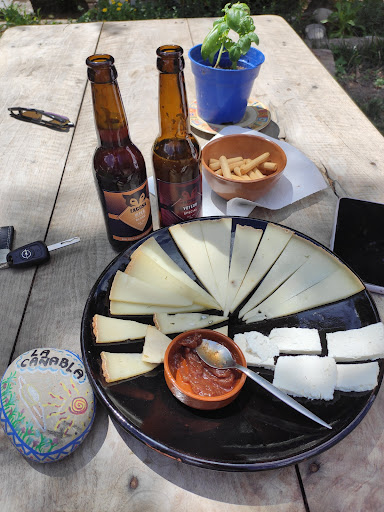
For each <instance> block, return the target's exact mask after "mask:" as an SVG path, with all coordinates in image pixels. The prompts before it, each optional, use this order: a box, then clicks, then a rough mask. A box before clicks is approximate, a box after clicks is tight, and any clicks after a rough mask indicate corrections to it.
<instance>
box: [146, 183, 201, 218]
mask: <svg viewBox="0 0 384 512" xmlns="http://www.w3.org/2000/svg"><path fill="white" fill-rule="evenodd" d="M156 185H157V200H158V203H159V213H160V219H161V225H162V226H164V227H165V226H171V225H172V224H177V223H179V222H183V221H185V220H189V219H195V218H196V217H201V209H202V184H201V174H199V175H198V176H197V178H195V179H194V180H191V181H187V182H186V183H169V182H166V181H162V180H159V179H156Z"/></svg>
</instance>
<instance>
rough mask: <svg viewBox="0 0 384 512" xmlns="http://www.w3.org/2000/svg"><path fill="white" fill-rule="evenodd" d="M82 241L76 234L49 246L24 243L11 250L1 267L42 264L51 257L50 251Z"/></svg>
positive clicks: (41, 243) (37, 243)
mask: <svg viewBox="0 0 384 512" xmlns="http://www.w3.org/2000/svg"><path fill="white" fill-rule="evenodd" d="M76 242H80V238H79V237H78V236H75V237H73V238H70V239H69V240H64V241H63V242H58V243H57V244H52V245H49V246H48V247H47V245H46V244H45V243H44V242H40V241H37V242H32V243H30V244H26V245H23V246H22V247H19V248H18V249H15V250H14V251H10V252H9V253H8V254H7V262H6V263H3V264H1V265H0V269H1V268H9V267H10V268H12V267H13V268H26V267H34V266H36V265H40V263H45V262H46V261H49V259H50V257H51V256H50V252H51V251H55V250H56V249H61V247H66V246H67V245H71V244H75V243H76Z"/></svg>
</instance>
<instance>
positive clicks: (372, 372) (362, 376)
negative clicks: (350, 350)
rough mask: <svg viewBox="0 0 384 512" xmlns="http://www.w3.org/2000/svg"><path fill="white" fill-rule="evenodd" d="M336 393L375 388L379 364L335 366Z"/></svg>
mask: <svg viewBox="0 0 384 512" xmlns="http://www.w3.org/2000/svg"><path fill="white" fill-rule="evenodd" d="M336 368H337V381H336V387H335V389H337V390H338V391H347V392H350V391H357V392H361V391H370V390H371V389H374V388H375V387H376V386H377V379H378V377H379V371H380V367H379V363H378V362H377V361H375V362H372V363H356V364H337V365H336Z"/></svg>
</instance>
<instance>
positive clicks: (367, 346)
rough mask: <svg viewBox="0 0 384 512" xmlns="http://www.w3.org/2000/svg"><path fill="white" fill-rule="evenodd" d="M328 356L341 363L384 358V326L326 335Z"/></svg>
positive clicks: (379, 323)
mask: <svg viewBox="0 0 384 512" xmlns="http://www.w3.org/2000/svg"><path fill="white" fill-rule="evenodd" d="M326 338H327V345H328V355H329V356H331V357H334V358H335V360H336V361H337V362H339V361H345V362H346V361H368V360H374V359H379V358H382V357H384V325H383V324H382V323H381V322H377V323H376V324H371V325H367V326H366V327H361V328H360V329H349V330H347V331H337V332H330V333H327V334H326Z"/></svg>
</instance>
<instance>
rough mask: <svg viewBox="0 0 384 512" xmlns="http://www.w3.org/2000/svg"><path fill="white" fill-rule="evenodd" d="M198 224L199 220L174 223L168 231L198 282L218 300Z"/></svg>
mask: <svg viewBox="0 0 384 512" xmlns="http://www.w3.org/2000/svg"><path fill="white" fill-rule="evenodd" d="M200 224H201V221H195V222H188V223H187V224H175V225H174V226H170V227H169V233H170V234H171V236H172V238H173V240H174V241H175V243H176V245H177V247H178V248H179V250H180V252H181V254H182V255H183V256H184V258H185V259H186V260H187V262H188V264H189V265H190V267H191V268H192V270H193V271H194V273H195V274H196V276H197V277H198V278H199V279H200V282H201V283H202V284H203V286H205V288H206V289H207V290H208V291H209V293H210V294H211V295H212V296H213V297H215V298H216V299H217V301H218V302H219V299H218V297H219V292H218V289H217V286H216V281H215V278H214V274H213V270H212V267H211V263H210V261H209V257H208V253H207V249H206V246H205V242H204V238H203V233H202V231H201V226H200Z"/></svg>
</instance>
